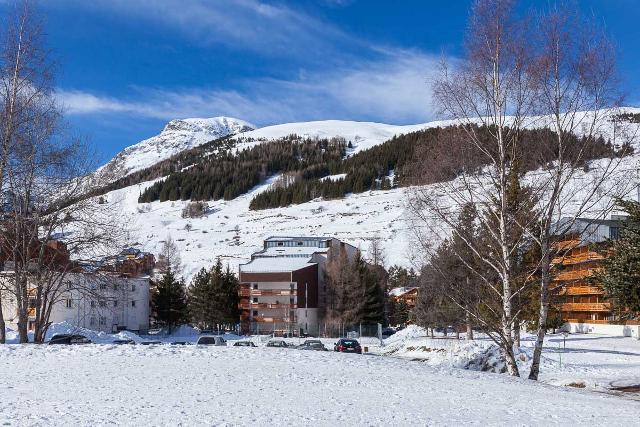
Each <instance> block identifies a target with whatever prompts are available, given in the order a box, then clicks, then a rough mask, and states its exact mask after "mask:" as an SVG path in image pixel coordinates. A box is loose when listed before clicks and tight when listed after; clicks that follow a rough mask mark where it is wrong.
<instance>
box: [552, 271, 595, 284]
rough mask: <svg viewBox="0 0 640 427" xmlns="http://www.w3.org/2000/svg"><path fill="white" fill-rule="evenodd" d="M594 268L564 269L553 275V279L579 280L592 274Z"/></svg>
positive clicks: (563, 280) (562, 280)
mask: <svg viewBox="0 0 640 427" xmlns="http://www.w3.org/2000/svg"><path fill="white" fill-rule="evenodd" d="M594 271H595V269H584V270H565V271H559V272H558V273H556V275H555V276H554V277H553V280H554V281H556V282H565V281H569V280H580V279H584V278H587V277H589V276H591V274H593V272H594Z"/></svg>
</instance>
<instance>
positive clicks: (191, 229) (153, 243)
mask: <svg viewBox="0 0 640 427" xmlns="http://www.w3.org/2000/svg"><path fill="white" fill-rule="evenodd" d="M628 110H629V111H630V112H638V111H640V110H630V109H628ZM210 120H214V119H210ZM228 120H230V119H228ZM193 121H198V119H189V120H185V121H180V122H181V123H180V124H178V123H176V125H175V128H176V129H173V128H174V125H171V123H175V122H176V121H174V122H171V123H170V124H169V125H167V128H166V129H165V131H163V133H162V134H161V135H159V136H157V137H154V138H151V139H148V140H146V141H143V142H141V143H140V144H137V145H136V146H133V147H130V149H128V150H132V153H133V154H131V155H128V156H125V155H124V153H126V152H127V150H125V152H123V153H121V155H119V156H117V157H116V158H114V160H112V162H116V161H117V160H118V157H120V156H121V157H122V158H123V159H122V160H121V162H122V163H123V164H124V165H126V166H127V167H128V168H130V169H129V170H133V168H137V169H140V168H141V167H143V166H142V164H143V163H144V165H145V167H146V166H151V165H152V164H154V162H155V161H156V160H155V158H154V157H153V156H152V155H151V154H145V153H148V151H151V152H153V151H154V150H155V151H157V152H162V153H166V157H168V156H169V155H173V154H176V153H177V152H179V151H180V149H181V148H180V147H181V146H184V147H185V148H184V149H186V148H191V147H193V146H195V145H197V144H198V142H197V141H202V142H199V143H200V144H202V143H204V142H206V141H208V140H211V139H213V138H211V134H209V135H208V136H206V137H204V136H202V135H203V132H204V131H200V130H197V131H196V132H193V133H190V131H189V129H201V128H202V127H201V126H194V127H190V126H189V124H191V123H192V122H193ZM237 122H238V123H241V124H242V125H241V126H247V127H249V126H250V125H248V124H246V123H245V122H242V121H237ZM183 123H184V124H183ZM448 124H451V122H442V121H441V122H430V123H424V124H418V125H408V126H394V125H387V124H381V123H370V122H353V121H337V120H328V121H316V122H304V123H288V124H281V125H275V126H268V127H264V128H259V129H255V130H248V131H244V132H242V133H240V131H238V134H237V135H236V136H234V137H233V139H234V140H236V141H237V145H236V147H237V149H238V150H242V149H246V148H250V147H252V146H254V145H255V144H260V143H265V142H268V141H269V140H273V139H277V138H281V137H285V136H288V135H291V134H296V135H299V136H303V137H309V138H314V137H318V138H330V137H343V138H344V139H345V140H347V141H350V142H351V143H352V146H353V149H352V150H351V153H353V152H357V151H360V150H364V149H368V148H371V147H373V146H375V145H378V144H382V143H383V142H385V141H386V140H388V139H389V138H391V137H393V136H394V135H399V134H403V133H408V132H414V131H417V130H420V129H424V128H428V127H435V126H446V125H448ZM609 127H611V126H609ZM609 127H607V128H605V129H603V133H604V134H609V133H610V132H611V129H609ZM634 129H636V131H637V132H638V131H640V125H636V127H635V128H634ZM174 131H175V134H174V135H178V136H179V140H178V141H175V140H173V139H172V138H171V137H170V136H171V135H172V132H174ZM637 134H639V135H640V133H637ZM185 141H192V143H191V145H190V144H189V143H188V142H185ZM639 141H640V139H636V144H634V146H635V148H636V154H635V155H633V156H630V157H627V158H625V160H624V162H623V164H622V165H621V168H622V170H623V171H627V172H626V173H628V174H630V176H632V178H633V181H634V182H635V183H636V184H637V183H638V182H640V177H639V176H638V175H637V173H636V172H634V171H637V167H638V164H639V162H640V142H639ZM163 144H166V145H167V147H163ZM181 144H182V145H181ZM134 147H145V148H146V149H143V148H138V149H136V150H133V148H134ZM150 147H153V148H150ZM166 157H164V158H166ZM134 160H135V161H136V162H139V163H133V161H134ZM110 163H111V162H110ZM276 178H277V177H272V179H271V180H270V181H267V182H265V183H264V184H262V185H259V186H257V187H256V188H254V189H252V190H251V191H249V192H248V193H246V194H244V195H242V196H240V197H237V198H235V199H233V200H228V201H225V200H217V201H210V202H209V203H208V205H209V211H208V213H207V215H205V216H203V217H202V218H194V219H190V218H182V215H181V213H182V210H183V208H184V206H185V205H186V204H187V203H188V202H186V201H175V202H170V201H167V202H158V201H156V202H152V203H145V204H141V203H138V196H139V195H140V194H141V193H142V192H143V191H144V190H145V189H146V188H147V187H149V186H150V185H152V184H153V182H154V181H148V182H142V183H139V184H135V185H131V186H129V187H126V188H121V189H118V190H115V191H111V192H109V193H107V194H106V195H104V199H105V201H106V203H105V204H104V205H101V208H102V207H104V209H111V208H114V209H116V210H117V212H119V214H121V220H122V223H123V224H127V225H128V229H129V230H130V232H131V242H130V243H131V244H137V245H138V246H139V247H141V248H142V249H144V250H147V251H151V252H153V253H158V252H159V251H160V249H161V247H162V243H163V241H164V240H165V239H166V238H167V237H169V236H170V237H172V239H173V240H174V241H175V242H176V243H177V245H178V247H179V249H180V251H181V257H182V262H183V264H184V275H185V278H186V279H189V278H190V277H191V276H192V275H193V274H195V273H196V272H197V271H198V270H199V269H200V268H202V267H208V266H210V265H211V264H212V263H213V262H214V261H215V259H216V257H221V258H222V260H223V262H225V263H227V264H229V265H230V266H231V268H234V269H235V268H237V265H238V264H239V263H243V262H246V261H248V260H249V258H250V255H251V253H253V252H255V251H257V250H259V249H261V248H262V241H263V239H265V238H266V237H268V236H270V235H302V236H311V235H319V236H335V237H337V238H339V239H342V240H344V241H346V242H348V243H351V244H353V245H355V246H358V247H360V248H361V249H362V250H363V251H364V252H365V255H366V252H367V250H368V249H369V246H370V241H371V239H372V237H374V236H377V237H380V238H381V239H382V241H383V242H384V248H385V251H386V255H387V263H388V264H389V265H392V264H400V265H404V266H407V267H408V266H411V263H412V261H415V260H414V259H412V258H413V257H414V256H415V255H416V253H415V252H416V251H415V250H414V248H413V247H412V245H413V244H414V243H415V242H414V241H413V236H412V231H411V230H412V228H411V226H410V224H409V220H408V215H407V212H406V208H407V203H408V197H407V192H410V191H413V189H412V188H411V187H408V188H398V189H392V190H379V191H370V192H365V193H359V194H352V195H348V196H347V197H345V198H343V199H335V200H322V199H316V200H312V201H310V202H307V203H303V204H299V205H295V206H290V207H284V208H276V209H265V210H258V211H254V210H250V209H249V203H250V201H251V200H252V198H253V197H254V196H255V195H256V194H258V193H259V192H261V191H264V190H266V189H267V188H269V186H270V184H271V182H273V180H275V179H276ZM589 179H590V177H589V172H586V171H585V172H581V173H579V174H577V175H576V176H575V178H574V181H575V184H572V185H571V188H573V189H575V191H573V193H574V194H573V195H572V200H573V199H575V200H577V201H579V200H580V199H581V197H585V195H583V194H582V193H581V188H582V187H584V185H583V184H584V183H585V182H587V181H588V180H589Z"/></svg>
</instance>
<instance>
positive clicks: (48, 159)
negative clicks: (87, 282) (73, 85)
mask: <svg viewBox="0 0 640 427" xmlns="http://www.w3.org/2000/svg"><path fill="white" fill-rule="evenodd" d="M2 55H3V57H2V59H3V62H2V68H1V69H0V71H1V72H2V74H1V76H0V77H1V79H2V85H1V87H0V100H1V101H2V103H3V105H2V107H3V117H2V119H3V120H2V127H1V132H2V135H1V136H2V141H1V142H0V144H2V146H1V147H0V148H1V149H2V150H1V152H0V167H1V174H0V177H1V178H0V179H1V180H2V181H1V182H0V183H1V185H2V209H3V211H2V220H1V222H0V228H1V231H2V236H1V238H0V252H1V253H2V255H3V261H5V264H6V266H7V267H10V268H7V269H6V270H8V271H5V272H4V274H3V280H2V283H0V287H1V288H2V289H1V290H2V295H3V298H10V299H11V300H12V302H13V304H15V307H16V311H17V325H18V334H19V340H20V342H23V343H24V342H27V341H28V334H27V331H28V322H29V318H32V319H33V320H32V322H33V324H32V326H33V329H34V338H35V341H36V342H42V341H43V340H44V336H45V334H46V330H47V328H48V327H49V317H50V315H51V310H52V307H53V306H54V305H55V304H57V303H60V301H61V300H62V298H63V297H64V296H65V295H67V294H68V291H70V290H72V288H73V285H71V286H70V285H69V281H68V280H65V279H66V277H67V275H68V273H70V272H71V271H72V270H73V269H74V268H76V265H75V264H74V263H73V262H72V261H71V260H70V258H69V256H70V255H71V256H75V257H83V258H85V259H89V260H93V261H98V260H101V259H103V258H104V257H105V256H106V255H108V254H113V253H114V252H116V251H119V250H120V248H121V246H120V245H121V244H120V243H119V242H120V241H121V240H120V238H121V237H122V236H123V235H124V228H125V227H123V225H122V224H116V222H115V221H116V218H117V216H116V215H114V213H113V212H110V211H109V210H108V209H105V207H104V206H99V204H98V203H97V201H96V200H95V199H93V198H86V197H83V195H84V194H86V192H87V191H88V190H90V189H89V188H88V184H87V182H88V180H87V179H84V178H83V177H84V176H86V175H87V174H88V173H89V172H90V171H91V170H93V166H95V165H93V164H92V162H91V158H92V157H91V156H90V155H89V153H87V151H86V147H85V145H84V144H83V143H82V142H81V141H78V140H76V139H73V138H69V137H68V135H67V134H66V132H65V129H64V127H63V126H62V124H63V123H62V121H61V117H62V112H61V109H60V108H59V106H58V105H57V103H56V101H55V95H54V91H53V83H52V77H53V72H52V68H53V67H52V62H51V61H50V59H49V54H48V52H47V50H46V49H45V48H44V38H43V33H42V24H41V21H40V20H39V19H38V17H37V16H36V15H35V13H34V11H33V10H32V8H31V6H30V4H29V3H28V2H27V1H24V2H22V3H19V6H18V7H16V10H15V14H14V15H13V16H12V17H11V18H10V20H9V23H8V25H7V33H6V36H5V41H4V45H3V50H2ZM98 185H99V184H98ZM113 208H115V206H113ZM62 240H63V241H64V244H63V246H64V247H61V246H59V244H60V241H62ZM78 286H80V285H78ZM3 329H4V328H3Z"/></svg>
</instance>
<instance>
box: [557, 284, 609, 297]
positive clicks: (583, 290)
mask: <svg viewBox="0 0 640 427" xmlns="http://www.w3.org/2000/svg"><path fill="white" fill-rule="evenodd" d="M558 295H604V291H603V290H602V289H601V288H599V287H597V286H563V287H561V288H560V290H559V291H558Z"/></svg>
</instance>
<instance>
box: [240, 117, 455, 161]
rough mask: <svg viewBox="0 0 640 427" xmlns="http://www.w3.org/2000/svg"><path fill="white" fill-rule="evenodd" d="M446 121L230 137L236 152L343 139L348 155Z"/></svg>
mask: <svg viewBox="0 0 640 427" xmlns="http://www.w3.org/2000/svg"><path fill="white" fill-rule="evenodd" d="M446 123H448V122H430V123H423V124H417V125H406V126H397V125H388V124H385V123H374V122H354V121H346V120H322V121H315V122H300V123H285V124H281V125H274V126H267V127H263V128H259V129H256V130H253V131H249V132H244V133H243V134H242V135H238V136H236V137H234V139H235V140H237V141H238V142H240V145H239V146H238V149H245V148H250V147H252V146H254V145H255V144H259V143H261V142H267V141H270V140H274V139H278V138H283V137H286V136H289V135H292V134H295V135H298V136H300V137H303V138H310V139H314V138H318V139H323V138H327V139H328V138H334V137H339V138H344V139H345V140H346V141H347V142H351V145H352V146H353V150H351V152H350V153H349V154H352V153H355V152H358V151H362V150H366V149H368V148H371V147H373V146H375V145H378V144H382V143H383V142H385V141H387V140H389V139H390V138H392V137H393V136H394V135H401V134H405V133H410V132H415V131H418V130H421V129H425V128H428V127H436V126H443V125H446Z"/></svg>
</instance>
